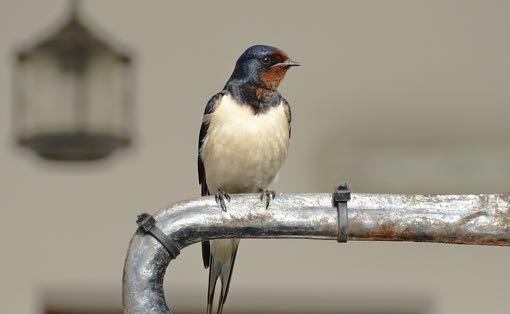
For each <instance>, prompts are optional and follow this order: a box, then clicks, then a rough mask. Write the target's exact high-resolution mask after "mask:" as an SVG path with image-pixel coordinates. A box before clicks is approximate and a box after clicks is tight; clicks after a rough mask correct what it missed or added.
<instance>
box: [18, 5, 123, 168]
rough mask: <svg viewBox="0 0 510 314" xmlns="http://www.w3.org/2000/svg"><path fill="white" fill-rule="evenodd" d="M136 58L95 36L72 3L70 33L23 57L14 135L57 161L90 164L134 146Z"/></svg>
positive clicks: (23, 53) (66, 31)
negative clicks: (133, 62) (133, 68)
mask: <svg viewBox="0 0 510 314" xmlns="http://www.w3.org/2000/svg"><path fill="white" fill-rule="evenodd" d="M130 70H131V58H130V56H129V55H128V54H127V53H125V52H122V51H120V50H119V49H116V48H114V47H112V45H110V44H108V43H107V42H105V41H103V40H102V39H100V38H99V37H97V36H96V35H95V34H93V33H92V32H91V31H90V30H89V29H87V27H86V26H85V25H84V23H83V22H82V19H81V18H80V16H79V13H78V2H77V1H75V2H73V5H72V10H71V14H70V16H69V18H68V19H67V21H66V22H65V23H64V25H63V26H62V27H61V28H60V29H59V30H58V31H57V32H55V33H53V34H52V35H51V36H49V37H47V38H46V39H44V40H43V41H41V42H39V43H37V44H35V45H32V46H31V47H29V48H27V49H24V50H22V51H20V52H18V53H17V61H16V69H15V75H16V77H15V84H16V85H15V111H14V112H15V134H16V136H17V140H18V143H19V144H21V145H23V146H26V147H29V148H31V149H32V150H34V151H35V152H36V153H37V154H39V155H40V156H42V157H44V158H47V159H52V160H77V161H80V160H91V159H99V158H104V157H106V156H108V155H109V154H110V153H112V152H113V151H114V150H115V149H117V148H119V147H123V146H127V145H129V144H130V142H131V139H130V136H131V128H132V124H133V121H132V119H131V118H132V117H131V115H132V106H131V98H132V97H131V94H130V91H131V87H132V86H131V83H132V81H131V71H130Z"/></svg>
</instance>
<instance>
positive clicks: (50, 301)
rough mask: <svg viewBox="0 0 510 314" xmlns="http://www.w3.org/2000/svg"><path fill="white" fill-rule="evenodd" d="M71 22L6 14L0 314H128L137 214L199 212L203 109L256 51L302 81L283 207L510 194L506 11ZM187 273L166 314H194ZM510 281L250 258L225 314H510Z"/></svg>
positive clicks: (266, 254) (121, 10)
mask: <svg viewBox="0 0 510 314" xmlns="http://www.w3.org/2000/svg"><path fill="white" fill-rule="evenodd" d="M70 6H71V2H70V1H65V0H46V1H36V0H16V1H15V0H0V52H1V58H0V86H1V88H0V103H1V105H0V210H1V215H2V222H1V225H2V227H1V228H0V245H1V247H2V254H1V259H0V260H1V262H0V265H1V267H0V278H2V279H1V280H0V300H1V302H0V303H1V306H2V310H1V312H2V313H52V314H57V313H59V314H62V313H81V314H99V313H120V311H121V276H122V267H123V259H124V257H125V253H126V250H127V247H128V243H129V239H130V237H131V235H132V234H133V232H134V231H135V229H136V226H135V219H136V215H137V214H139V213H140V212H142V211H148V212H154V211H156V210H157V209H160V208H163V207H165V206H167V205H169V204H172V203H173V202H175V201H178V200H182V199H187V198H191V197H196V196H198V195H199V194H200V192H199V187H198V182H197V181H198V180H197V170H196V153H197V152H196V148H197V141H198V131H199V127H200V123H201V119H202V113H203V110H204V106H205V103H206V102H207V100H208V99H209V98H210V97H211V96H212V95H213V94H214V93H215V92H217V91H219V90H220V89H221V88H222V87H223V85H224V83H225V82H226V80H227V79H228V77H229V76H230V74H231V71H232V69H233V65H234V62H235V61H236V59H237V57H238V56H239V55H240V54H241V53H242V52H243V51H244V49H246V48H247V47H248V46H251V45H253V44H259V43H263V44H269V45H274V46H277V47H279V48H281V49H283V50H285V51H286V52H288V54H289V55H290V56H291V57H292V58H293V59H295V60H297V61H299V62H300V63H302V66H301V67H299V68H295V69H292V70H291V71H289V73H288V74H287V78H286V79H285V81H284V83H283V84H282V86H281V87H280V90H281V92H282V93H283V94H284V95H285V97H286V98H287V99H288V100H289V102H290V103H291V105H292V110H293V129H292V132H293V136H292V140H291V146H290V152H289V155H288V159H287V162H286V164H285V165H284V167H283V169H282V171H281V172H280V175H279V179H278V181H277V182H276V183H275V184H274V185H273V188H274V189H275V190H277V191H279V192H330V191H332V190H333V187H334V186H335V185H337V184H339V183H343V182H344V181H347V182H349V184H350V187H351V189H352V190H353V191H354V192H377V193H497V192H508V191H509V190H510V145H508V143H509V140H510V125H509V116H510V57H509V56H510V2H508V1H503V0H502V1H495V0H494V1H329V2H327V1H323V2H316V1H313V2H312V1H308V2H295V1H278V2H275V1H273V2H266V1H262V2H261V1H257V2H238V1H214V2H212V1H211V2H198V1H186V2H173V1H127V0H123V1H121V0H116V1H113V0H110V1H100V0H85V1H82V2H81V5H80V6H79V10H78V11H79V14H78V15H79V16H80V19H78V20H79V21H80V23H81V22H83V25H85V28H84V29H82V28H81V27H82V26H83V25H81V24H79V23H78V26H77V24H76V23H75V22H76V20H73V17H72V14H71V17H69V16H70V13H69V11H70ZM81 17H82V18H81ZM73 21H74V22H73ZM73 23H74V24H73ZM64 25H67V27H68V28H65V27H64ZM63 27H64V30H66V31H62V28H63ZM59 30H60V32H59ZM67 31H69V32H71V33H68V32H67ZM73 32H74V33H73ZM77 33H78V34H79V35H76V34H77ZM59 34H60V35H59ZM69 34H71V35H69ZM73 36H74V37H73ZM80 36H82V37H80ZM75 37H80V38H81V39H82V41H79V42H78V43H77V42H73V40H74V39H73V38H75ZM80 45H81V46H80ZM57 46H58V47H60V48H58V49H56V48H55V47H57ZM70 47H71V48H70ZM76 47H78V48H76ZM91 47H92V48H91ZM75 48H76V49H78V50H76V51H80V52H83V51H85V52H86V53H84V54H83V55H79V54H78V55H79V56H80V57H79V58H78V57H77V59H76V60H75V59H72V58H71V59H72V60H68V59H66V57H65V56H68V55H69V54H66V52H69V49H70V51H71V52H73V53H74V54H73V53H71V55H74V56H76V55H77V54H76V53H75V52H76V51H75V50H73V49H75ZM66 49H67V50H66ZM62 51H63V52H62ZM60 53H63V55H62V54H60ZM55 56H56V57H55ZM84 59H86V60H89V61H87V62H82V61H83V60H84ZM80 60H81V61H80ZM90 60H92V61H90ZM84 73H86V75H85V74H84ZM84 86H85V87H84ZM80 110H81V111H80ZM83 117H87V119H85V120H83V119H81V118H83ZM34 152H37V154H35V153H34ZM38 154H39V155H41V156H43V157H44V158H41V157H40V156H39V155H38ZM48 158H49V159H48ZM70 159H73V161H69V160H70ZM200 253H201V252H200V246H199V245H194V246H191V247H189V248H187V249H186V250H184V251H183V252H182V254H181V256H179V258H178V259H177V260H175V261H173V262H172V264H171V267H170V268H169V272H168V273H167V275H166V283H165V291H166V293H167V301H168V302H169V304H170V305H171V306H172V308H173V310H175V312H176V313H203V312H204V310H205V297H206V290H207V288H206V286H207V284H206V283H207V276H208V275H207V271H205V270H203V268H202V261H201V254H200ZM509 261H510V250H508V249H507V248H501V247H475V246H460V245H443V244H414V243H369V242H367V243H363V242H350V243H348V244H342V245H339V244H337V243H335V242H332V241H331V242H329V241H311V240H309V241H306V240H300V241H298V240H243V241H242V243H241V245H240V250H239V254H238V258H237V261H236V269H235V274H234V277H233V281H232V284H231V291H230V294H229V300H228V301H227V305H226V309H225V313H246V314H248V313H250V314H253V313H260V314H262V313H302V314H304V313H359V314H368V313H420V314H421V313H508V310H509V309H508V295H509V294H510V285H509V282H510V272H509V271H508V265H509Z"/></svg>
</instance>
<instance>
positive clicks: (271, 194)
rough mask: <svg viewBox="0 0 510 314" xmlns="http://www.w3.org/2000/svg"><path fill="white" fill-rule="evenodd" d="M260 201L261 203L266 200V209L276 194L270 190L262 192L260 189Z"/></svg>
mask: <svg viewBox="0 0 510 314" xmlns="http://www.w3.org/2000/svg"><path fill="white" fill-rule="evenodd" d="M259 192H260V201H261V202H263V201H264V199H266V209H268V208H269V204H271V201H272V200H274V198H275V196H276V193H275V192H274V191H271V190H264V189H260V190H259Z"/></svg>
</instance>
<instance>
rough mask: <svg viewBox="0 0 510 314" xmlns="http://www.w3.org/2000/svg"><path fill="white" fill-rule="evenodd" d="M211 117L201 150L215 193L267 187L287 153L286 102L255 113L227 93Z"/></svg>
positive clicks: (209, 185)
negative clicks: (220, 190)
mask: <svg viewBox="0 0 510 314" xmlns="http://www.w3.org/2000/svg"><path fill="white" fill-rule="evenodd" d="M205 119H208V120H209V123H210V124H209V129H208V132H207V137H206V138H205V141H204V143H203V144H202V150H201V152H200V154H201V158H202V160H203V162H204V167H205V172H206V180H207V186H208V188H209V191H210V192H211V193H216V191H217V190H218V189H222V190H224V191H225V192H228V193H250V192H256V191H257V190H258V189H264V188H267V187H268V185H269V184H270V183H271V181H273V179H274V177H275V176H276V174H277V173H278V170H279V168H280V166H281V164H282V163H283V160H284V159H285V156H286V154H287V147H288V144H289V123H288V121H287V117H286V115H285V109H284V106H283V104H280V105H278V106H276V107H271V108H269V109H268V110H267V111H266V112H264V113H259V114H254V112H253V110H252V108H251V107H250V106H248V105H241V104H238V103H237V102H236V101H235V100H234V99H233V98H232V97H231V96H230V95H225V96H223V98H222V99H221V101H220V103H219V104H218V106H217V107H216V110H215V111H214V112H213V113H212V114H210V115H209V116H208V117H205Z"/></svg>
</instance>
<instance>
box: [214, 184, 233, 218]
mask: <svg viewBox="0 0 510 314" xmlns="http://www.w3.org/2000/svg"><path fill="white" fill-rule="evenodd" d="M214 199H215V200H216V204H218V205H219V206H220V207H221V209H222V210H223V211H224V212H226V211H227V205H226V204H225V200H227V201H228V202H230V195H228V194H227V193H226V192H225V191H222V190H220V189H218V193H216V194H215V195H214Z"/></svg>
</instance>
